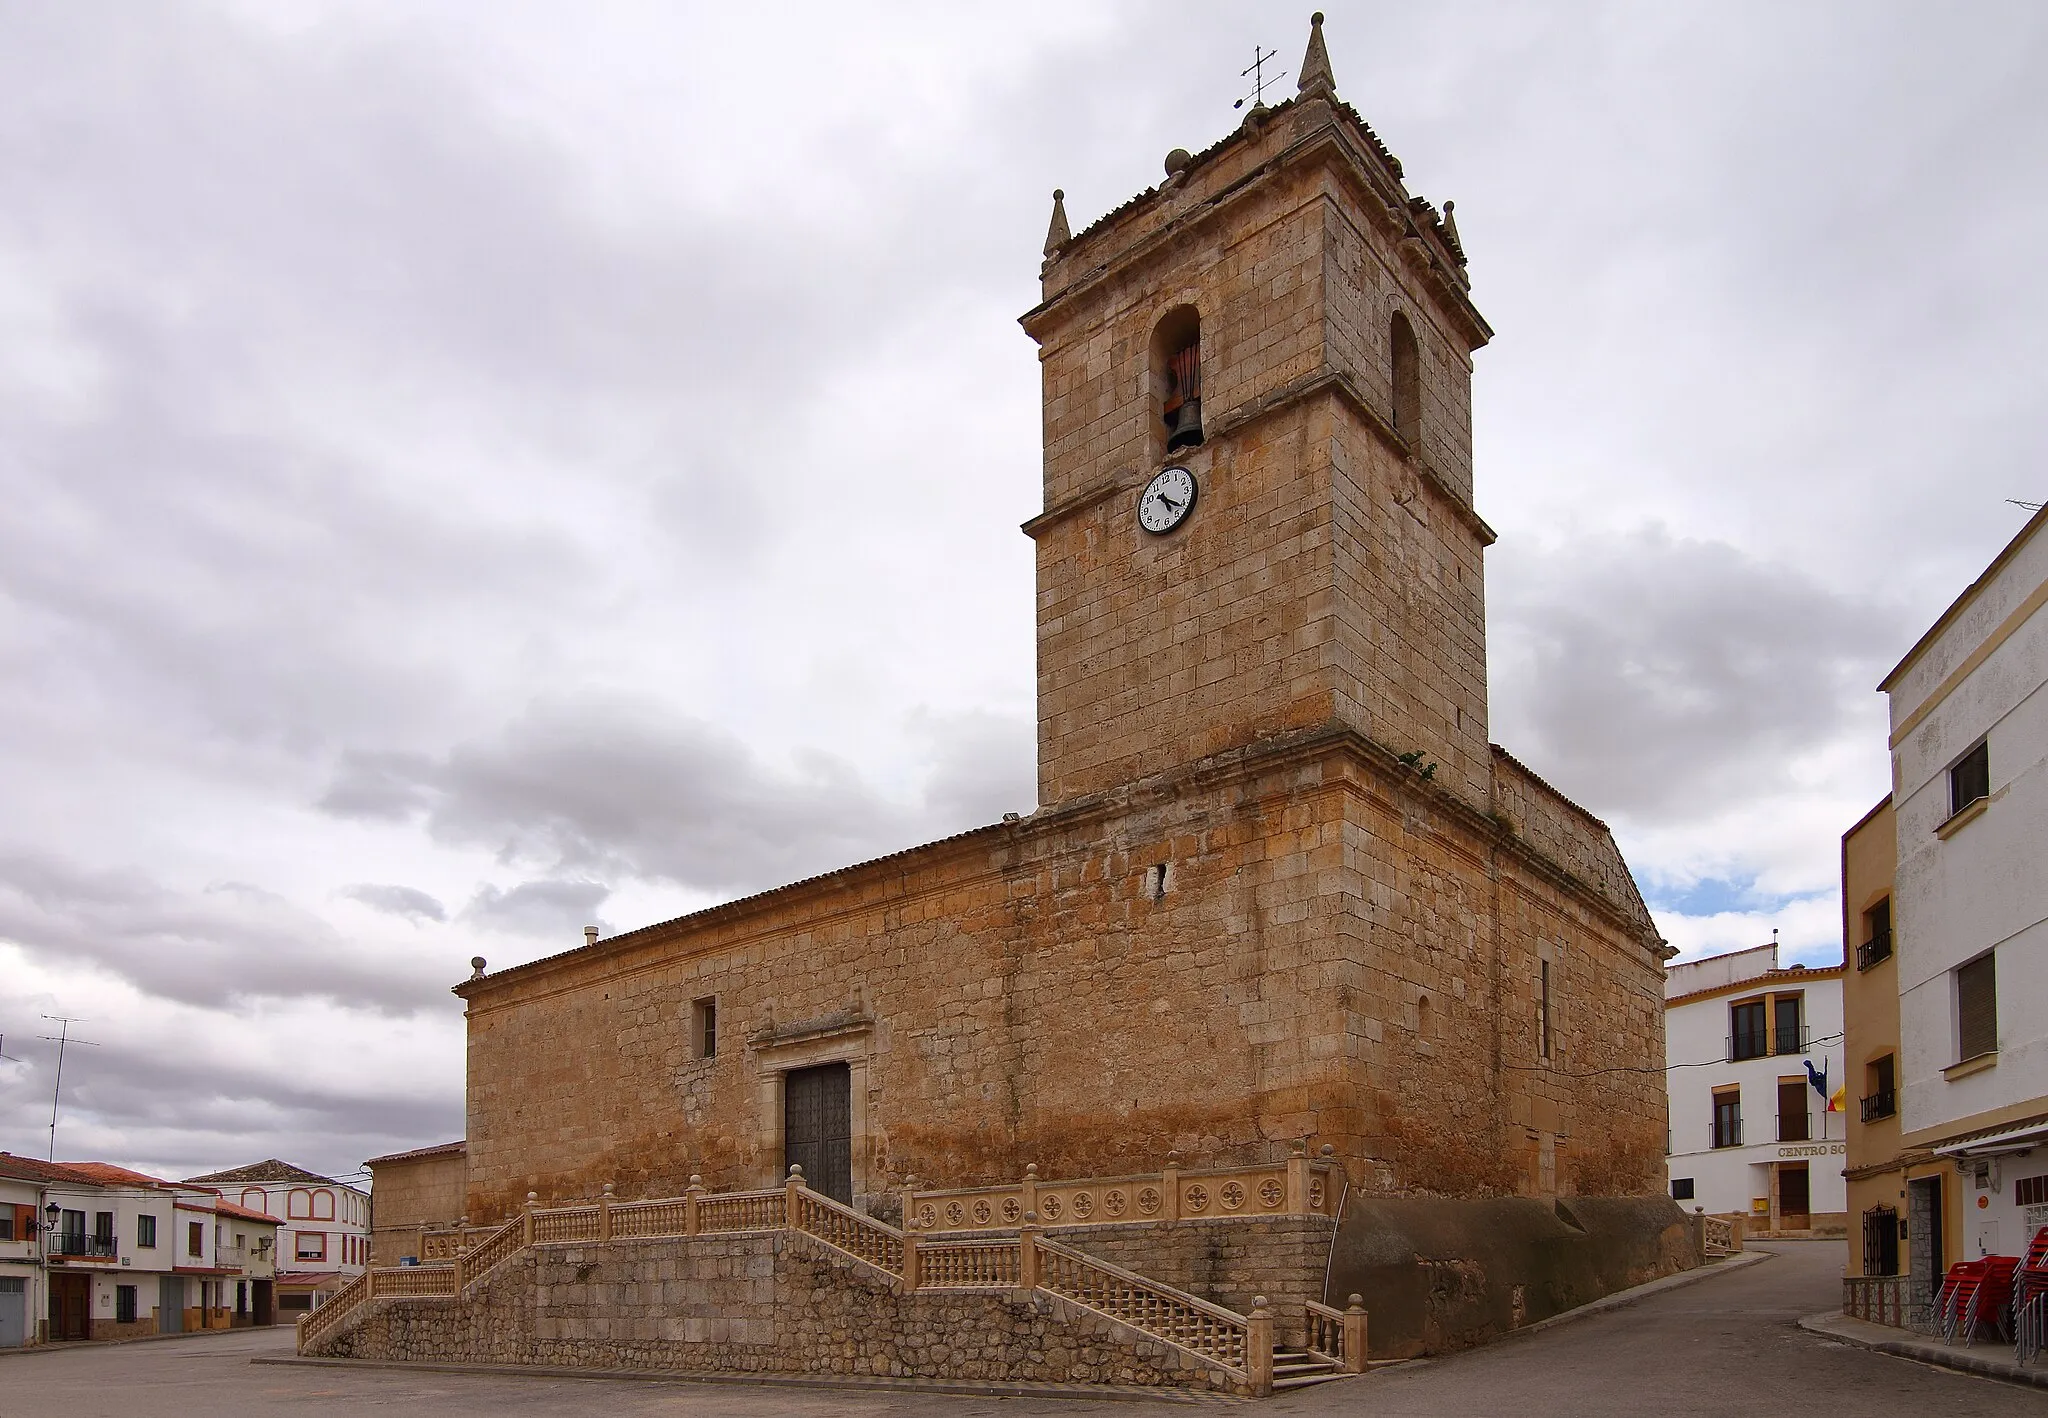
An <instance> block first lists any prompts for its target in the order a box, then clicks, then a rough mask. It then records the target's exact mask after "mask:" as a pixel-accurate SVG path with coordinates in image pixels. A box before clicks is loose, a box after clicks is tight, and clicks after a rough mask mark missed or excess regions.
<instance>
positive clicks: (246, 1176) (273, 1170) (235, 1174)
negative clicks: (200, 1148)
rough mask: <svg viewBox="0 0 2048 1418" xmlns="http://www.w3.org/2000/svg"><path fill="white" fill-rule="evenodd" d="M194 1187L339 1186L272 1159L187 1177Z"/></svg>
mask: <svg viewBox="0 0 2048 1418" xmlns="http://www.w3.org/2000/svg"><path fill="white" fill-rule="evenodd" d="M185 1180H186V1181H187V1182H190V1183H192V1184H193V1185H195V1186H202V1187H211V1186H218V1185H221V1184H223V1183H230V1182H321V1183H324V1184H325V1185H327V1186H330V1187H338V1186H340V1185H341V1183H340V1182H337V1181H335V1180H334V1178H332V1177H323V1176H321V1175H320V1174H319V1173H318V1172H309V1171H307V1170H306V1169H305V1168H304V1167H294V1166H293V1165H292V1164H291V1163H289V1162H280V1161H278V1159H277V1158H275V1157H272V1158H269V1159H268V1160H266V1161H262V1162H251V1163H250V1164H249V1165H248V1166H246V1167H230V1168H228V1170H227V1171H225V1172H208V1173H207V1174H206V1175H205V1176H203V1177H187V1178H185Z"/></svg>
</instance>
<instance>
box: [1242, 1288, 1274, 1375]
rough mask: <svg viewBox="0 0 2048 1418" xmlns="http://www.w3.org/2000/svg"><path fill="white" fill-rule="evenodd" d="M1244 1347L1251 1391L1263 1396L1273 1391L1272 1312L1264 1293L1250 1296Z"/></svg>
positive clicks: (1246, 1371) (1245, 1367)
mask: <svg viewBox="0 0 2048 1418" xmlns="http://www.w3.org/2000/svg"><path fill="white" fill-rule="evenodd" d="M1244 1349H1245V1354H1244V1369H1245V1373H1246V1374H1247V1375H1248V1376H1249V1377H1250V1379H1251V1381H1252V1392H1253V1393H1255V1394H1257V1395H1258V1396H1259V1397H1261V1398H1263V1397H1265V1396H1266V1395H1267V1394H1269V1393H1271V1392H1272V1391H1273V1312H1272V1311H1271V1310H1269V1309H1267V1308H1266V1297H1265V1296H1264V1295H1254V1296H1253V1297H1252V1313H1251V1324H1250V1325H1248V1326H1247V1327H1246V1333H1245V1337H1244Z"/></svg>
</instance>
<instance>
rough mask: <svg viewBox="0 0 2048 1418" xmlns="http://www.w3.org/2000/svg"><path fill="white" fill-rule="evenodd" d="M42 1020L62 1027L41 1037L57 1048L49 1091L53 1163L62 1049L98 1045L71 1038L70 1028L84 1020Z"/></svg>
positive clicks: (63, 1017)
mask: <svg viewBox="0 0 2048 1418" xmlns="http://www.w3.org/2000/svg"><path fill="white" fill-rule="evenodd" d="M43 1018H45V1019H47V1020H49V1021H50V1022H51V1023H52V1024H56V1025H60V1026H62V1027H60V1028H59V1029H58V1030H57V1032H56V1033H54V1034H45V1035H43V1036H42V1037H43V1038H45V1039H47V1040H49V1041H50V1042H51V1043H53V1044H55V1045H56V1046H57V1082H56V1083H55V1085H54V1086H52V1087H51V1089H50V1160H51V1161H52V1162H54V1161H56V1160H57V1100H58V1099H59V1098H61V1097H62V1096H63V1094H64V1049H65V1047H66V1046H67V1045H70V1044H88V1045H91V1047H93V1048H95V1049H97V1048H98V1047H99V1045H98V1044H97V1043H95V1042H94V1041H93V1040H91V1039H74V1038H72V1037H71V1026H72V1025H74V1024H82V1023H84V1022H85V1021H84V1020H81V1019H73V1018H72V1017H71V1016H70V1015H68V1014H46V1015H44V1016H43Z"/></svg>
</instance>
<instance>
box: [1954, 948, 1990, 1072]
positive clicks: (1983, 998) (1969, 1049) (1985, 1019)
mask: <svg viewBox="0 0 2048 1418" xmlns="http://www.w3.org/2000/svg"><path fill="white" fill-rule="evenodd" d="M1997 960H1998V957H1997V956H1996V955H1986V956H1984V957H1982V958H1981V959H1977V960H1972V961H1971V962H1970V963H1969V964H1967V965H1965V966H1963V967H1962V968H1961V969H1960V970H1958V971H1956V1042H1957V1044H1958V1046H1959V1047H1958V1050H1957V1056H1958V1058H1963V1059H1974V1058H1976V1057H1977V1056H1978V1055H1979V1054H1988V1053H1990V1052H1991V1051H1992V1050H1993V1049H1996V1048H1997V1047H1998V971H1997Z"/></svg>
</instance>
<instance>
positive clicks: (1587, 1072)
mask: <svg viewBox="0 0 2048 1418" xmlns="http://www.w3.org/2000/svg"><path fill="white" fill-rule="evenodd" d="M1842 1038H1843V1036H1842V1035H1840V1034H1829V1035H1828V1036H1826V1037H1825V1038H1821V1039H1811V1040H1808V1041H1807V1047H1808V1048H1811V1047H1813V1046H1814V1045H1816V1044H1821V1045H1826V1044H1834V1043H1839V1042H1841V1040H1842ZM1758 1057H1761V1058H1767V1057H1769V1055H1759V1056H1758ZM1732 1062H1735V1060H1732V1059H1702V1060H1700V1061H1699V1062H1698V1063H1675V1064H1666V1065H1664V1067H1662V1068H1648V1067H1639V1066H1634V1065H1628V1064H1623V1065H1619V1066H1617V1067H1615V1068H1587V1069H1568V1068H1550V1067H1546V1066H1545V1065H1543V1064H1511V1063H1504V1064H1502V1065H1500V1067H1502V1068H1506V1069H1513V1070H1514V1071H1516V1072H1517V1073H1555V1074H1560V1075H1562V1076H1563V1077H1565V1078H1593V1077H1596V1076H1598V1075H1600V1074H1603V1073H1670V1072H1671V1071H1672V1070H1673V1069H1680V1068H1726V1067H1727V1066H1728V1065H1729V1064H1730V1063H1732ZM1741 1062H1744V1063H1747V1062H1748V1060H1747V1059H1744V1060H1742V1061H1741Z"/></svg>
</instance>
